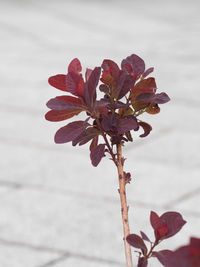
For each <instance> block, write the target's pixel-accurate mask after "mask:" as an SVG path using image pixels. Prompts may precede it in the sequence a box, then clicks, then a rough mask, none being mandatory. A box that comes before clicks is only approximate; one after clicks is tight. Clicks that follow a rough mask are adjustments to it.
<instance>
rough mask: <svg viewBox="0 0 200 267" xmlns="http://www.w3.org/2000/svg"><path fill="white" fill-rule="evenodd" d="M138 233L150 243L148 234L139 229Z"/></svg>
mask: <svg viewBox="0 0 200 267" xmlns="http://www.w3.org/2000/svg"><path fill="white" fill-rule="evenodd" d="M140 235H141V237H142V239H143V240H145V241H147V242H150V243H151V241H150V239H149V238H148V236H147V235H146V234H145V233H144V232H142V231H140Z"/></svg>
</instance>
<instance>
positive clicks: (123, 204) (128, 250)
mask: <svg viewBox="0 0 200 267" xmlns="http://www.w3.org/2000/svg"><path fill="white" fill-rule="evenodd" d="M122 161H123V158H122V147H121V145H120V144H119V145H117V170H118V177H119V194H120V202H121V213H122V223H123V232H124V248H125V257H126V266H127V267H133V261H132V254H131V247H130V245H129V244H128V242H127V241H126V237H127V236H128V235H129V234H130V228H129V221H128V206H127V200H126V181H125V176H124V170H123V162H122Z"/></svg>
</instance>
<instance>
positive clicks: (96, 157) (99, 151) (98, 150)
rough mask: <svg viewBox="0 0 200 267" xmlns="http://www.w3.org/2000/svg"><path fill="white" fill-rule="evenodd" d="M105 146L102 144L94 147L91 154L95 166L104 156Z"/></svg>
mask: <svg viewBox="0 0 200 267" xmlns="http://www.w3.org/2000/svg"><path fill="white" fill-rule="evenodd" d="M104 151H105V144H100V145H98V146H96V147H94V148H93V149H92V150H91V152H90V159H91V161H92V165H93V166H95V167H96V166H97V165H98V164H99V162H100V161H101V159H102V158H103V156H104Z"/></svg>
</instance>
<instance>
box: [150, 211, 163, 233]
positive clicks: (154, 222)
mask: <svg viewBox="0 0 200 267" xmlns="http://www.w3.org/2000/svg"><path fill="white" fill-rule="evenodd" d="M150 222H151V226H152V227H153V229H154V230H156V229H157V228H158V227H160V226H162V221H161V219H160V217H159V216H158V214H157V213H155V212H154V211H151V214H150Z"/></svg>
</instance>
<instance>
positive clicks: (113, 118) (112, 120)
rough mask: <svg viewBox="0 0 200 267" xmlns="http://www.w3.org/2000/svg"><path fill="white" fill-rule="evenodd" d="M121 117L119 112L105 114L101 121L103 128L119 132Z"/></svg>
mask: <svg viewBox="0 0 200 267" xmlns="http://www.w3.org/2000/svg"><path fill="white" fill-rule="evenodd" d="M118 122H119V118H118V115H117V114H109V115H108V116H105V117H104V118H103V120H102V122H101V125H102V128H103V130H104V131H106V132H110V133H113V134H114V133H115V134H117V131H118Z"/></svg>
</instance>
